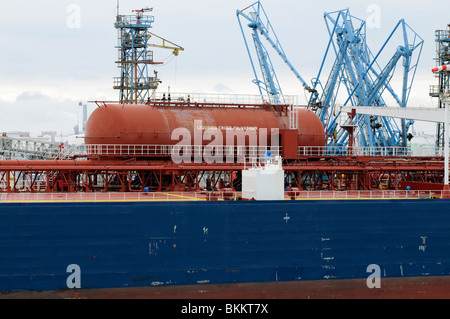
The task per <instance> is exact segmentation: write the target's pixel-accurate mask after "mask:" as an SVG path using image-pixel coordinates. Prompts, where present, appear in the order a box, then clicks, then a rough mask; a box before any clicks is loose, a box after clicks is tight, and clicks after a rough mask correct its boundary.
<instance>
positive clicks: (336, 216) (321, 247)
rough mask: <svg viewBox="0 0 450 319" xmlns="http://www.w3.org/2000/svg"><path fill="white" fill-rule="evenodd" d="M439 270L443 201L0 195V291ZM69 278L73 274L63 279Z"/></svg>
mask: <svg viewBox="0 0 450 319" xmlns="http://www.w3.org/2000/svg"><path fill="white" fill-rule="evenodd" d="M72 264H75V265H78V266H79V268H80V276H79V278H77V279H79V282H80V283H81V288H82V289H92V288H119V287H146V286H160V285H197V284H218V283H248V282H275V281H307V280H327V279H355V278H367V277H368V276H369V275H371V273H370V272H368V270H367V267H368V266H369V265H371V264H376V265H379V267H380V269H381V280H383V278H391V277H421V276H447V275H449V274H450V200H447V199H440V200H322V201H320V200H319V201H315V200H309V201H279V202H276V201H269V202H254V201H251V202H249V201H229V202H170V203H168V202H147V203H143V202H127V203H20V204H1V205H0V291H13V290H36V291H44V290H58V289H67V288H68V286H67V279H68V277H69V276H71V275H72V272H71V271H69V272H68V269H67V267H68V266H69V265H72ZM75 281H76V280H75Z"/></svg>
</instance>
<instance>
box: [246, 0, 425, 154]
mask: <svg viewBox="0 0 450 319" xmlns="http://www.w3.org/2000/svg"><path fill="white" fill-rule="evenodd" d="M237 17H238V21H239V25H240V28H241V32H242V35H243V37H244V42H245V46H246V49H247V53H248V55H249V58H250V62H251V66H252V69H253V72H254V75H255V79H254V80H253V82H254V83H255V84H256V85H257V86H258V88H259V92H260V94H261V96H262V98H263V101H267V102H270V103H273V104H277V103H284V98H283V93H282V90H281V87H280V84H279V82H278V79H277V77H276V73H275V70H274V68H273V65H272V62H271V60H270V56H269V53H268V51H267V49H266V48H265V47H264V45H263V43H262V39H261V38H263V39H265V40H266V41H267V42H268V43H269V44H270V45H271V46H272V47H273V49H275V51H276V52H277V53H278V55H279V56H280V57H281V59H282V60H283V61H284V62H285V63H286V64H287V65H288V66H289V68H290V70H291V71H292V72H293V73H294V74H295V76H296V77H297V78H298V79H299V80H300V82H301V83H302V85H303V87H304V88H305V89H306V90H307V91H308V92H309V93H310V94H311V95H310V98H309V102H308V106H309V107H310V108H311V109H312V110H314V111H315V112H316V114H317V115H318V116H319V118H320V119H321V121H322V123H323V125H324V129H325V132H326V134H327V136H328V137H329V139H328V141H327V144H328V145H332V146H337V147H345V146H347V145H348V137H349V134H348V131H347V130H345V129H344V128H343V127H342V126H346V125H348V124H349V123H348V119H347V118H346V119H345V120H344V123H341V122H342V118H340V113H339V112H338V111H337V108H336V104H337V103H338V101H339V104H344V105H347V104H349V103H350V104H351V105H354V106H358V105H359V106H380V107H382V106H386V105H387V104H386V97H385V96H386V95H389V96H390V98H391V99H393V101H395V103H397V104H398V105H400V106H401V107H406V105H407V102H408V99H409V95H410V91H411V87H412V83H413V80H414V77H415V73H416V70H417V65H418V61H419V58H420V54H421V51H422V46H423V39H422V38H421V37H420V36H419V35H418V34H417V33H416V32H414V31H413V30H412V29H411V28H410V27H409V26H408V25H407V24H406V22H405V21H404V20H400V21H399V22H398V24H397V25H396V26H395V28H394V30H393V31H392V32H391V34H390V35H389V37H388V39H387V40H386V41H385V43H384V44H383V46H382V47H381V49H380V50H379V52H378V53H377V54H376V55H373V54H372V52H371V50H370V49H369V47H368V45H367V43H366V35H367V34H366V22H365V21H364V20H361V19H358V18H355V17H353V16H352V15H350V11H349V9H346V10H340V11H336V12H331V13H325V14H324V17H325V22H326V26H327V30H328V33H329V41H328V45H327V48H326V51H325V55H324V58H323V60H322V64H321V66H320V68H319V72H318V75H317V77H315V78H313V79H312V81H311V85H309V84H308V83H307V82H306V81H305V80H304V79H303V78H302V77H301V75H300V74H299V72H298V71H297V70H296V69H295V67H294V66H293V65H292V63H291V62H290V61H289V60H288V58H287V56H286V53H285V51H284V50H283V48H282V46H281V43H280V41H279V40H278V37H277V36H276V34H275V31H274V29H273V27H272V24H271V23H270V21H269V18H268V17H267V14H266V12H265V10H264V8H263V7H262V5H261V2H260V1H257V2H255V3H254V4H252V5H250V6H248V7H246V8H245V9H243V10H237ZM241 19H245V20H247V23H248V24H247V26H248V27H249V28H250V29H251V34H252V39H253V44H254V47H255V51H256V56H257V61H258V63H259V67H260V74H261V75H260V76H258V72H257V68H256V67H255V63H254V62H253V58H252V54H251V51H250V48H249V44H248V41H247V39H246V36H245V32H244V28H243V24H242V22H241ZM398 33H400V36H401V38H402V43H401V44H400V45H398V46H397V47H396V48H395V49H394V52H393V55H392V57H391V58H390V59H389V61H388V62H387V63H386V64H385V66H384V67H383V68H382V67H381V66H380V64H381V58H380V56H381V55H382V53H383V52H384V51H386V50H388V48H389V47H390V45H391V43H392V42H393V41H394V40H393V39H394V38H395V37H394V36H397V34H398ZM330 60H331V70H330V72H329V74H328V76H327V77H326V80H324V81H323V82H324V83H325V85H323V84H322V81H321V77H322V76H323V74H324V73H325V67H326V65H328V64H329V63H330ZM400 61H402V67H403V76H402V79H401V81H400V82H401V83H402V87H401V94H397V93H396V91H395V90H394V88H393V86H392V85H391V80H392V78H393V77H394V74H395V71H396V69H398V68H397V66H398V65H399V63H400ZM260 78H261V80H260ZM319 92H321V93H319ZM412 123H413V121H405V120H402V121H401V123H400V127H399V125H398V124H397V122H396V121H395V120H394V119H392V118H387V117H374V116H367V115H357V116H356V118H355V119H353V124H355V125H356V126H357V127H358V130H357V131H356V135H355V138H356V139H357V144H358V145H359V146H370V147H375V146H384V147H386V146H407V139H408V138H410V135H408V134H407V131H408V129H409V126H410V125H411V124H412ZM340 124H341V125H340Z"/></svg>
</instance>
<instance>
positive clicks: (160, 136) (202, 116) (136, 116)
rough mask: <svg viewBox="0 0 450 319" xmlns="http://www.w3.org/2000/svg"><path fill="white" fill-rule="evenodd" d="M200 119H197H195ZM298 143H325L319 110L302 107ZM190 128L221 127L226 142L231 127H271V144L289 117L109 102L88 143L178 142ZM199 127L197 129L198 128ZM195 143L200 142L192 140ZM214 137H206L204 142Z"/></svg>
mask: <svg viewBox="0 0 450 319" xmlns="http://www.w3.org/2000/svg"><path fill="white" fill-rule="evenodd" d="M194 121H197V122H194ZM297 127H298V145H299V146H323V145H324V144H325V134H324V129H323V125H322V123H321V121H320V120H319V118H318V117H317V116H316V114H315V113H314V112H312V111H310V110H307V109H298V114H297ZM179 128H183V129H187V130H188V131H189V132H190V134H192V139H194V134H195V132H199V131H200V132H205V130H206V129H211V128H213V129H216V130H221V131H222V135H223V139H224V141H223V145H226V141H225V138H226V135H227V134H226V133H227V131H229V130H237V131H241V132H247V133H249V132H252V131H255V132H258V131H259V130H260V129H261V128H266V129H267V141H268V144H267V145H268V146H270V141H271V136H270V133H271V129H275V128H278V129H279V130H285V129H288V127H287V117H284V118H283V117H280V116H278V115H277V113H275V112H274V111H273V110H271V109H269V108H237V107H227V108H225V107H195V106H186V107H170V106H168V107H166V106H164V107H163V106H154V105H135V104H123V105H121V104H106V105H104V106H101V107H98V108H97V109H96V110H95V111H94V112H93V113H92V114H91V116H90V117H89V120H88V122H87V124H86V132H85V142H86V144H149V145H174V144H177V143H178V142H179V141H180V138H179V137H178V136H175V139H174V136H173V132H174V130H176V129H179ZM196 130H197V131H196ZM192 142H193V145H194V144H197V143H195V141H194V140H192ZM210 142H211V140H210V139H206V140H203V141H202V143H203V144H204V145H206V144H209V143H210Z"/></svg>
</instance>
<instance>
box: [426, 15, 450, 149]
mask: <svg viewBox="0 0 450 319" xmlns="http://www.w3.org/2000/svg"><path fill="white" fill-rule="evenodd" d="M435 35H436V38H435V42H436V58H435V60H436V66H437V67H439V66H441V65H448V64H450V24H449V25H448V30H436V32H435ZM435 77H436V78H437V79H438V84H437V85H432V86H430V96H431V97H437V98H439V99H438V107H439V108H444V107H445V105H444V103H443V101H442V99H441V98H440V97H441V96H442V94H443V93H444V92H446V90H450V71H448V70H445V71H444V70H442V71H439V72H436V73H435ZM436 147H437V148H442V147H444V123H438V124H437V126H436Z"/></svg>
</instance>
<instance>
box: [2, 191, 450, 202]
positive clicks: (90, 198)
mask: <svg viewBox="0 0 450 319" xmlns="http://www.w3.org/2000/svg"><path fill="white" fill-rule="evenodd" d="M444 195H450V192H446V191H422V190H421V191H406V190H371V191H286V192H285V193H284V199H285V200H376V199H392V200H398V199H440V198H447V196H444ZM241 196H242V193H241V192H232V191H216V192H215V191H213V192H208V191H199V192H107V193H104V192H93V193H81V192H80V193H46V192H35V193H29V192H21V193H0V203H30V202H32V203H33V202H34V203H45V202H50V203H60V202H161V201H162V202H169V201H231V200H239V199H241Z"/></svg>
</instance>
